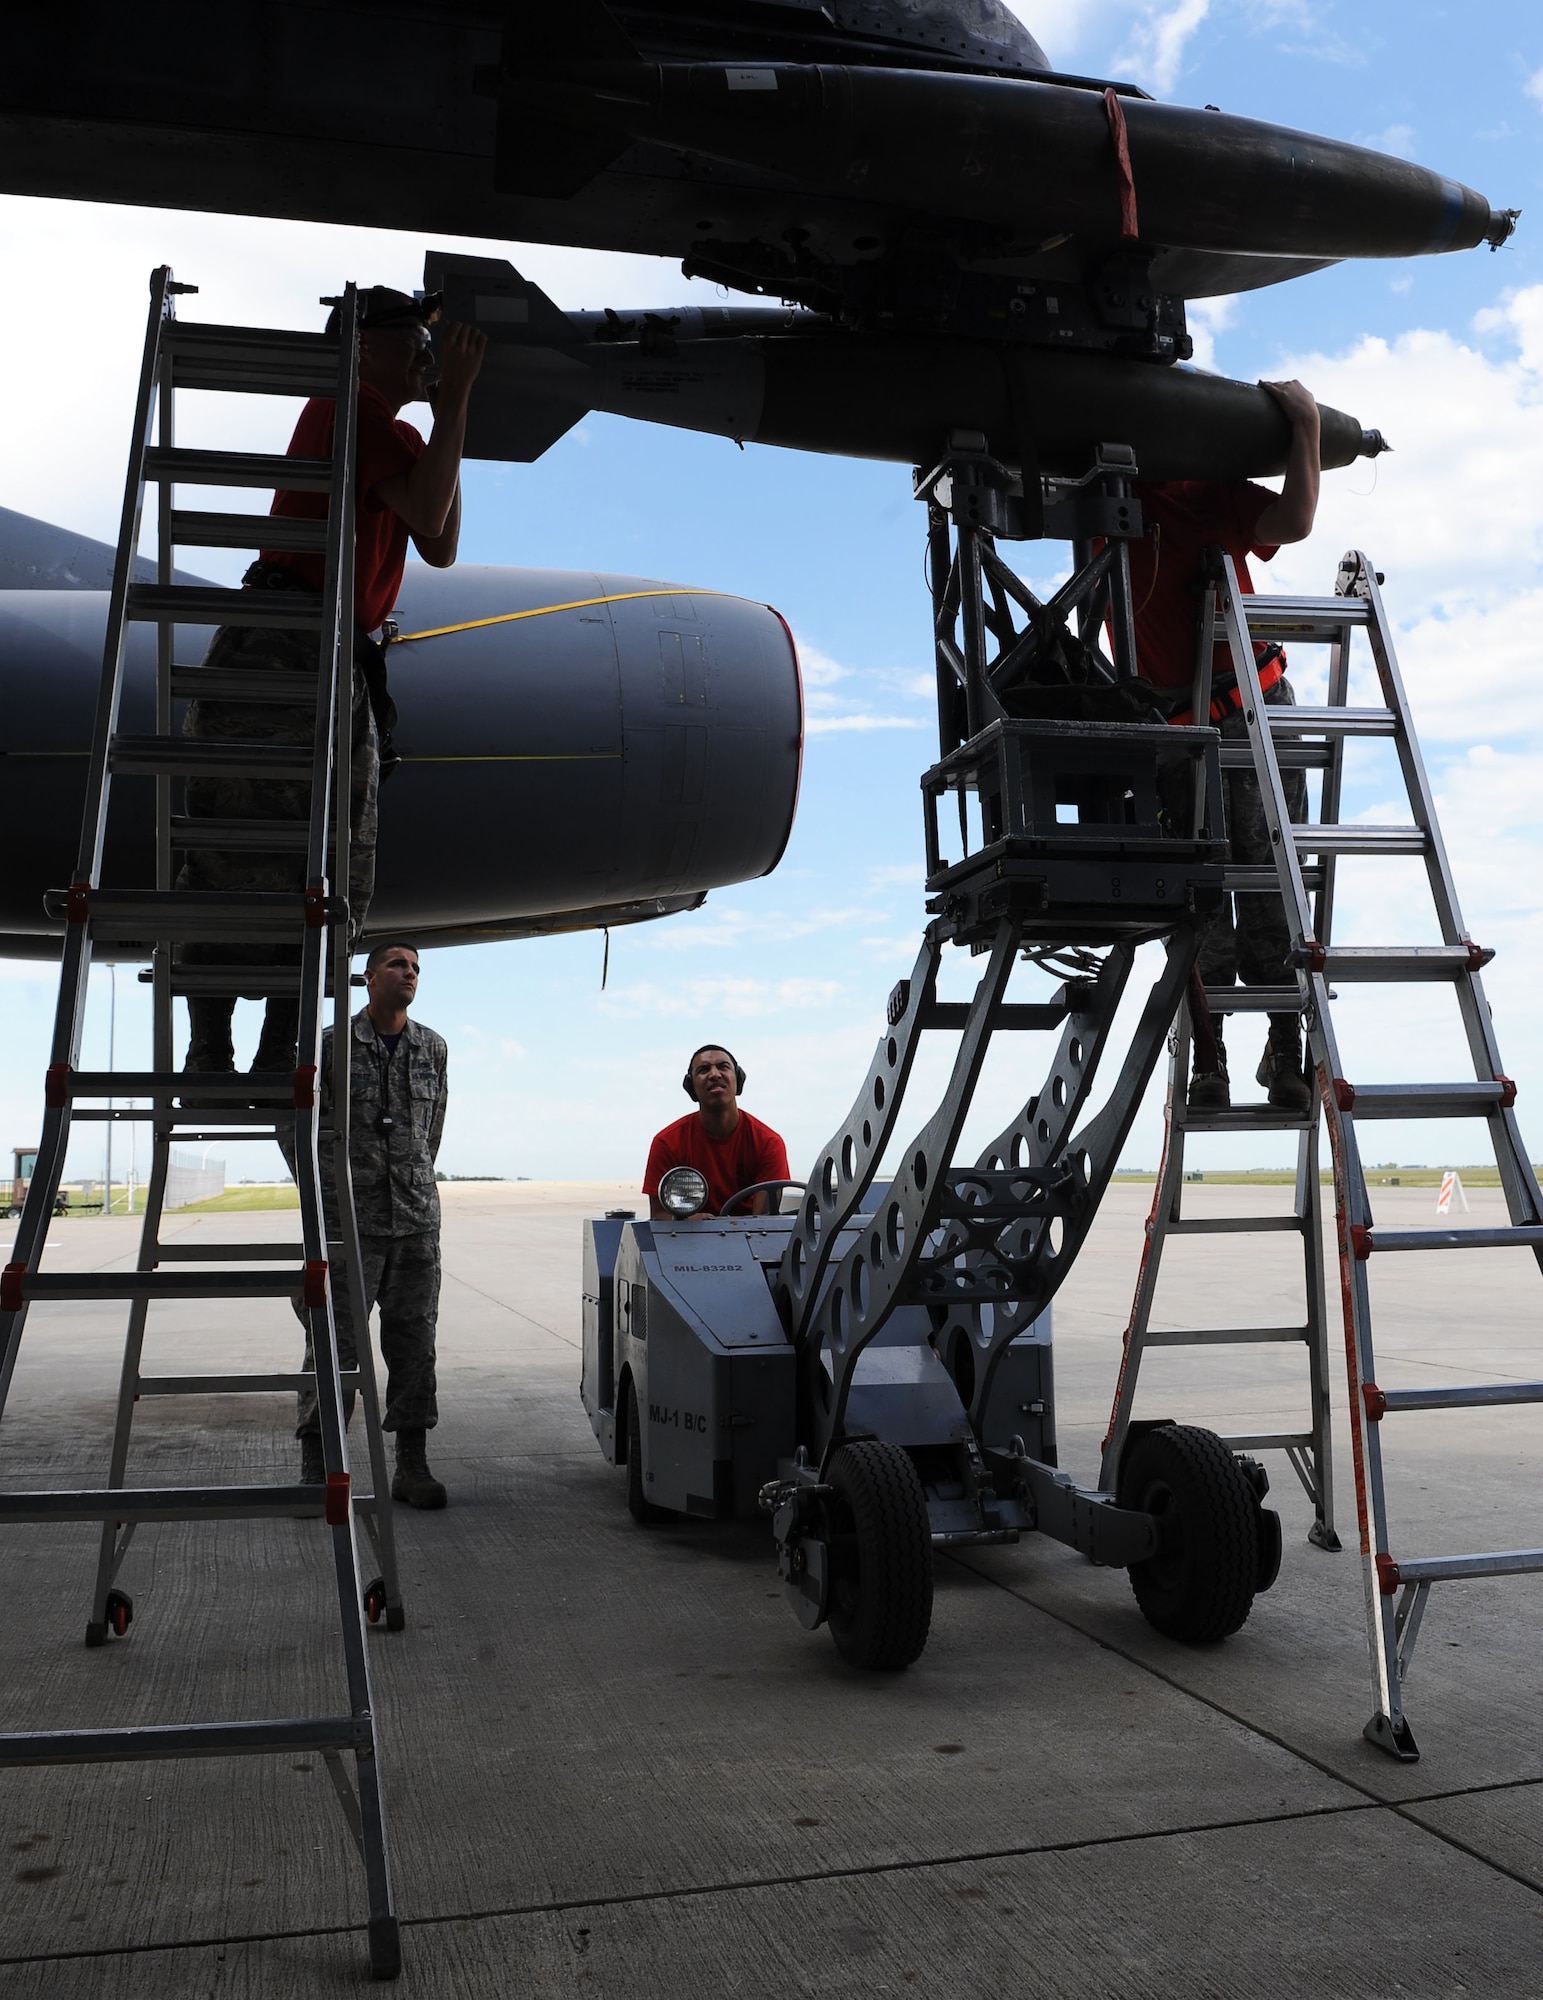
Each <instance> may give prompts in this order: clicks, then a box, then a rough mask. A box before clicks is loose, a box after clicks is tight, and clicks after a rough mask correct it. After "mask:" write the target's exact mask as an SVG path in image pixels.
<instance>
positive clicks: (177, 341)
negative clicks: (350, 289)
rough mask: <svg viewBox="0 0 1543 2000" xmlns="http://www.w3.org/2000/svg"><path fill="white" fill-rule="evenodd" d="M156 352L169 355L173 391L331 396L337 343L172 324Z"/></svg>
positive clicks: (257, 330) (251, 329)
mask: <svg viewBox="0 0 1543 2000" xmlns="http://www.w3.org/2000/svg"><path fill="white" fill-rule="evenodd" d="M161 351H162V353H163V354H167V355H169V356H171V357H172V363H173V375H172V380H173V382H174V383H175V385H176V387H177V388H179V389H223V390H229V391H232V392H234V393H237V394H241V393H243V392H244V393H245V394H247V395H258V396H261V395H281V396H335V395H336V394H337V386H338V358H339V357H338V350H337V344H336V342H334V341H329V340H327V339H326V338H325V337H324V336H323V335H321V334H319V333H293V332H289V331H287V330H286V329H283V328H278V327H273V328H270V327H261V326H204V325H200V324H198V323H197V322H196V321H193V320H174V321H172V322H171V323H170V324H168V325H167V326H166V328H165V329H164V330H163V332H162V334H161Z"/></svg>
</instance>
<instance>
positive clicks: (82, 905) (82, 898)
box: [64, 882, 91, 924]
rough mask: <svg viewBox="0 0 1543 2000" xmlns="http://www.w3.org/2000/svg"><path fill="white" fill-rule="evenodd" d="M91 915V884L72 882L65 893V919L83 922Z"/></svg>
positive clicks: (71, 922) (68, 921)
mask: <svg viewBox="0 0 1543 2000" xmlns="http://www.w3.org/2000/svg"><path fill="white" fill-rule="evenodd" d="M90 915H91V884H90V883H89V882H72V883H71V884H70V886H69V888H68V889H67V890H66V891H65V894H64V921H65V922H66V923H67V924H83V923H85V922H87V921H88V919H89V918H90Z"/></svg>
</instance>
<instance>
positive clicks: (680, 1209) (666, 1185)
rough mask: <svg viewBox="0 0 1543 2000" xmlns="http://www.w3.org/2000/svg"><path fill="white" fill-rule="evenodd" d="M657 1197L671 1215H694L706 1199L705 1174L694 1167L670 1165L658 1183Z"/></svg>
mask: <svg viewBox="0 0 1543 2000" xmlns="http://www.w3.org/2000/svg"><path fill="white" fill-rule="evenodd" d="M659 1199H660V1200H661V1201H662V1202H663V1203H664V1205H665V1207H666V1208H667V1209H668V1210H669V1211H670V1213H671V1215H681V1216H685V1215H695V1214H696V1213H697V1211H698V1210H699V1209H701V1208H702V1207H703V1206H704V1205H705V1204H706V1201H707V1176H706V1175H705V1174H699V1173H698V1172H697V1170H696V1168H695V1167H671V1169H670V1171H669V1172H668V1173H667V1174H666V1175H665V1177H664V1179H663V1180H662V1181H660V1183H659Z"/></svg>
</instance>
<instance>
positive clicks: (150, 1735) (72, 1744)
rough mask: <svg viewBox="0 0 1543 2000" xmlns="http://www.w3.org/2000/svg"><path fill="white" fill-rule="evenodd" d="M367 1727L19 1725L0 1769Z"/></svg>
mask: <svg viewBox="0 0 1543 2000" xmlns="http://www.w3.org/2000/svg"><path fill="white" fill-rule="evenodd" d="M313 1490H314V1489H313ZM372 1727H373V1725H372V1723H371V1721H370V1718H369V1717H368V1716H367V1715H358V1716H355V1715H335V1716H322V1717H318V1718H317V1719H315V1720H310V1719H307V1718H298V1719H297V1720H295V1721H293V1722H181V1723H173V1724H172V1725H171V1726H170V1727H168V1728H165V1729H39V1730H21V1731H16V1732H11V1733H8V1734H6V1735H3V1736H0V1769H5V1770H13V1771H14V1770H18V1769H20V1768H21V1767H23V1766H25V1765H28V1764H128V1763H140V1762H150V1761H159V1760H160V1759H162V1758H171V1757H239V1756H243V1755H258V1756H261V1755H274V1756H277V1755H279V1754H281V1753H287V1752H289V1751H291V1750H356V1749H360V1748H362V1747H363V1746H364V1745H366V1744H367V1743H368V1742H369V1741H370V1736H371V1730H372Z"/></svg>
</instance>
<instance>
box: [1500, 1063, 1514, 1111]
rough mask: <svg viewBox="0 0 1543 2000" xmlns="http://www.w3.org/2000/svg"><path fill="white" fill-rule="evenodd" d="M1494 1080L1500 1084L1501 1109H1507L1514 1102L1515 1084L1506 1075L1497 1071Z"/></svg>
mask: <svg viewBox="0 0 1543 2000" xmlns="http://www.w3.org/2000/svg"><path fill="white" fill-rule="evenodd" d="M1495 1081H1496V1083H1498V1084H1499V1085H1500V1108H1501V1110H1502V1111H1509V1110H1510V1108H1511V1106H1512V1105H1513V1104H1514V1103H1515V1102H1516V1085H1515V1084H1514V1083H1513V1082H1512V1081H1511V1079H1510V1078H1509V1077H1508V1076H1501V1075H1500V1074H1499V1073H1498V1071H1497V1072H1496V1076H1495Z"/></svg>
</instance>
